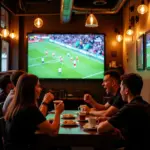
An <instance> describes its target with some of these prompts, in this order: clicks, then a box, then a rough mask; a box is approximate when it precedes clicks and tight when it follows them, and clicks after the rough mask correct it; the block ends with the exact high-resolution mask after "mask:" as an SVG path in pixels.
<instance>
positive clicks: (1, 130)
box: [0, 117, 6, 150]
mask: <svg viewBox="0 0 150 150" xmlns="http://www.w3.org/2000/svg"><path fill="white" fill-rule="evenodd" d="M5 139H6V132H5V119H4V117H1V118H0V148H1V149H2V150H3V148H4V145H5Z"/></svg>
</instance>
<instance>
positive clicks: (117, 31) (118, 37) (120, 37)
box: [115, 28, 123, 42]
mask: <svg viewBox="0 0 150 150" xmlns="http://www.w3.org/2000/svg"><path fill="white" fill-rule="evenodd" d="M115 33H117V35H116V40H117V42H121V41H122V40H123V37H122V35H121V34H120V31H119V30H118V29H117V28H115Z"/></svg>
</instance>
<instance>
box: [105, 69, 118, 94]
mask: <svg viewBox="0 0 150 150" xmlns="http://www.w3.org/2000/svg"><path fill="white" fill-rule="evenodd" d="M102 86H103V87H104V88H105V89H106V93H110V94H113V93H114V92H116V90H117V89H118V87H119V86H120V74H119V72H117V71H115V70H109V71H107V72H105V73H104V79H103V83H102Z"/></svg>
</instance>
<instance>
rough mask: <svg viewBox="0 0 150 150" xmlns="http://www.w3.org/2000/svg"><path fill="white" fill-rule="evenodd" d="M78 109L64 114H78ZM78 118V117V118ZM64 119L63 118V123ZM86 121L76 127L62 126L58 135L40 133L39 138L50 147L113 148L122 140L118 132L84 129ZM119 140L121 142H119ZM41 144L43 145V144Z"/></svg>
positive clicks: (51, 114)
mask: <svg viewBox="0 0 150 150" xmlns="http://www.w3.org/2000/svg"><path fill="white" fill-rule="evenodd" d="M77 112H78V111H75V110H65V111H64V112H63V114H66V113H67V114H68V113H69V114H74V115H77ZM54 115H55V114H54V113H49V114H48V115H47V117H46V118H47V119H48V120H49V119H50V118H54ZM76 119H77V118H76ZM62 122H63V119H61V123H62ZM84 124H85V123H84V122H81V123H79V125H78V126H75V127H63V126H60V130H59V134H58V136H56V137H50V136H48V135H39V137H38V139H40V142H41V141H42V143H43V144H44V145H47V146H48V147H49V148H50V147H51V146H54V147H56V146H57V147H68V146H77V147H78V146H79V147H81V146H84V147H97V148H100V149H101V150H112V149H114V147H118V144H119V143H120V142H122V140H121V139H120V137H119V136H118V135H117V134H116V133H112V132H111V133H105V134H98V133H97V131H96V130H95V131H84V130H83V125H84ZM118 142H119V143H118ZM43 144H41V145H43Z"/></svg>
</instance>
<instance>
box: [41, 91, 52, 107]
mask: <svg viewBox="0 0 150 150" xmlns="http://www.w3.org/2000/svg"><path fill="white" fill-rule="evenodd" d="M53 100H54V95H53V94H52V93H50V92H48V93H46V94H45V95H44V98H43V102H45V103H48V104H49V103H50V102H51V101H53Z"/></svg>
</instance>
